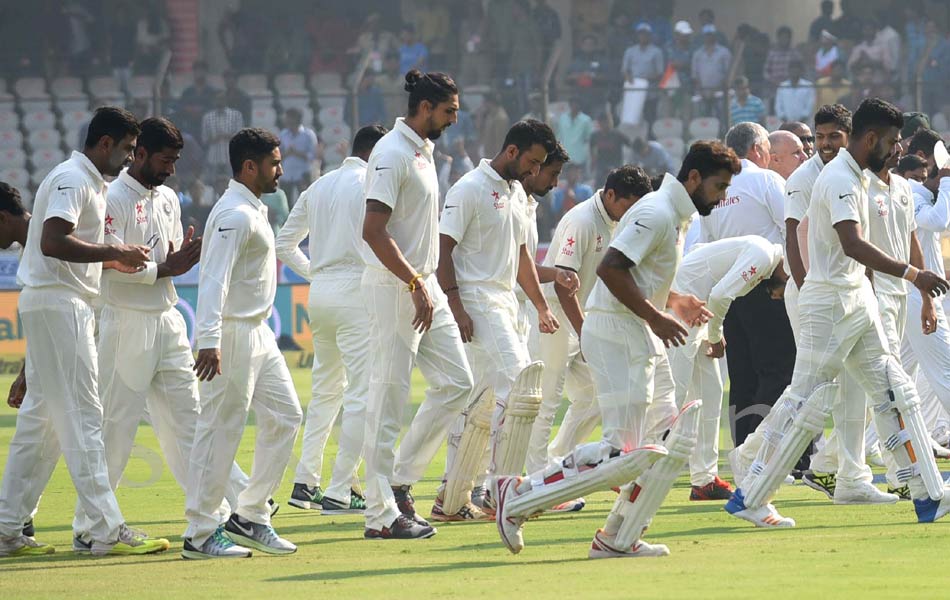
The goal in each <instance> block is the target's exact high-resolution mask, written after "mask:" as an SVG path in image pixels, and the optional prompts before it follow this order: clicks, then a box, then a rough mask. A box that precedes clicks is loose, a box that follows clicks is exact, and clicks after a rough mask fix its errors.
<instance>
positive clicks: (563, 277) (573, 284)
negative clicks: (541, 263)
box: [554, 267, 581, 296]
mask: <svg viewBox="0 0 950 600" xmlns="http://www.w3.org/2000/svg"><path fill="white" fill-rule="evenodd" d="M554 283H555V285H559V286H561V287H562V288H564V289H565V290H567V291H568V292H570V293H571V296H573V295H574V294H576V293H577V290H579V289H580V287H581V280H580V279H579V278H578V277H577V273H575V272H574V271H572V270H570V269H561V268H559V267H555V272H554Z"/></svg>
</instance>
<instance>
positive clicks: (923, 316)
mask: <svg viewBox="0 0 950 600" xmlns="http://www.w3.org/2000/svg"><path fill="white" fill-rule="evenodd" d="M921 298H923V303H922V304H923V305H922V306H921V308H920V327H921V329H922V330H923V332H924V335H930V334H931V333H933V332H935V331H937V309H936V308H934V301H933V298H931V297H930V296H924V295H922V296H921Z"/></svg>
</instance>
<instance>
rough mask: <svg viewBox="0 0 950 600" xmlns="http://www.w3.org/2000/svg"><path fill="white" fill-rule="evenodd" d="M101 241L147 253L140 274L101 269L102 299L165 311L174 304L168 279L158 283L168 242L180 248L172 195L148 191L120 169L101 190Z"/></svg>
mask: <svg viewBox="0 0 950 600" xmlns="http://www.w3.org/2000/svg"><path fill="white" fill-rule="evenodd" d="M104 234H105V237H104V239H105V242H106V243H107V244H138V245H141V246H148V247H149V248H151V249H152V251H151V259H152V260H150V261H149V262H147V263H146V267H145V269H144V270H142V271H139V272H138V273H134V274H127V273H120V272H119V271H116V270H113V269H106V270H105V271H103V273H102V300H103V301H104V302H105V303H106V304H109V305H112V306H117V307H119V308H123V309H127V310H142V311H165V310H168V309H169V308H172V307H173V306H175V304H176V303H177V302H178V293H177V292H176V291H175V285H174V284H173V283H172V278H171V277H163V278H161V279H158V264H159V263H161V262H164V261H165V258H166V255H167V254H168V242H169V241H171V242H172V243H173V244H174V245H175V250H180V249H181V243H182V240H183V238H184V232H183V231H182V227H181V206H180V205H179V203H178V195H177V194H176V193H175V192H174V191H173V190H172V189H171V188H169V187H166V186H164V185H162V186H158V187H155V188H152V189H148V188H146V187H145V186H143V185H142V184H141V183H139V182H138V181H136V180H135V178H134V177H132V176H131V175H129V172H128V171H127V170H123V171H122V172H121V173H120V174H119V176H118V177H117V178H116V179H115V181H113V182H112V183H110V184H109V190H108V192H106V218H105V228H104Z"/></svg>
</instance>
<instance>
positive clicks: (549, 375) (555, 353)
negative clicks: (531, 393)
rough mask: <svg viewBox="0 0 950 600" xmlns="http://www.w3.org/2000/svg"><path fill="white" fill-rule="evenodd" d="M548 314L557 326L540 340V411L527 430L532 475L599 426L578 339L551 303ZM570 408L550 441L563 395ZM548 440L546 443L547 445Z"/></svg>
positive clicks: (597, 409) (556, 305) (556, 304)
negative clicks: (555, 329)
mask: <svg viewBox="0 0 950 600" xmlns="http://www.w3.org/2000/svg"><path fill="white" fill-rule="evenodd" d="M551 312H552V313H553V314H554V317H555V318H556V319H557V320H558V322H559V323H560V324H561V327H560V328H558V330H557V331H555V332H554V333H553V334H551V335H545V336H543V337H542V338H541V340H540V346H541V347H540V353H539V357H538V358H539V360H541V361H542V362H543V363H544V371H543V372H542V374H541V409H540V410H539V411H538V416H537V418H536V419H535V420H534V425H533V426H532V428H531V439H530V441H529V443H528V457H527V461H526V467H525V470H526V472H528V473H535V472H537V471H540V470H541V469H543V468H544V467H546V466H547V464H548V461H549V460H550V459H551V458H552V457H556V456H557V457H560V456H564V455H566V454H568V453H570V452H571V451H572V450H573V449H574V447H575V446H577V445H579V444H581V443H583V442H584V441H586V440H587V438H588V436H590V433H591V431H593V430H594V428H596V427H597V425H598V424H599V423H600V407H599V406H598V405H597V400H596V398H595V394H594V380H593V377H592V376H591V374H590V367H588V365H587V362H586V361H585V360H584V356H583V354H581V345H580V340H579V339H578V337H577V333H576V332H575V331H574V329H573V328H572V327H571V324H570V322H569V321H568V319H567V315H565V314H564V310H563V309H562V308H561V304H560V302H557V301H554V302H552V303H551ZM564 391H566V392H567V397H568V400H569V401H570V405H569V406H568V409H567V412H566V413H565V414H564V419H563V420H562V421H561V426H560V428H559V429H558V432H557V435H556V436H555V438H554V440H551V429H552V427H553V425H554V419H555V417H556V416H557V411H558V409H559V408H560V407H561V398H562V396H563V395H564V394H563V392H564ZM549 440H550V442H549Z"/></svg>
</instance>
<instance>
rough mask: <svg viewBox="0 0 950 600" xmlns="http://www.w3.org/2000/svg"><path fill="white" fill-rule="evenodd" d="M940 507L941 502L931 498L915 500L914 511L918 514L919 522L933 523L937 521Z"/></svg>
mask: <svg viewBox="0 0 950 600" xmlns="http://www.w3.org/2000/svg"><path fill="white" fill-rule="evenodd" d="M939 506H940V501H938V500H932V499H930V498H924V499H922V500H914V511H915V512H916V513H917V522H918V523H933V522H934V521H935V520H937V508H938V507H939Z"/></svg>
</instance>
